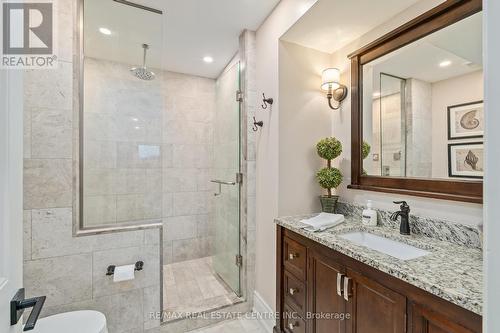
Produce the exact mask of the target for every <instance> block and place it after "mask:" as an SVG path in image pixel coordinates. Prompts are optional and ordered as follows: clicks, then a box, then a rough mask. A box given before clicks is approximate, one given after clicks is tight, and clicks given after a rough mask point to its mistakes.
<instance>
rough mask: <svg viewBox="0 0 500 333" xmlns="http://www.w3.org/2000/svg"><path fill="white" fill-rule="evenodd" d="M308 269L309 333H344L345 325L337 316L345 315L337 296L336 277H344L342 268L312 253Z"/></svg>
mask: <svg viewBox="0 0 500 333" xmlns="http://www.w3.org/2000/svg"><path fill="white" fill-rule="evenodd" d="M308 266H309V267H308V278H307V281H308V282H307V288H308V293H307V295H308V297H307V299H308V300H307V304H308V306H307V311H308V312H307V316H308V318H307V322H308V333H344V332H345V322H344V321H343V320H341V319H340V318H339V317H338V315H342V314H344V313H345V301H344V299H343V298H342V296H339V295H338V293H337V275H338V274H345V268H344V267H342V266H341V265H339V264H337V263H336V262H334V261H333V260H332V259H330V258H328V257H325V256H322V255H320V254H318V253H314V252H311V253H310V255H309V257H308ZM336 316H337V317H336Z"/></svg>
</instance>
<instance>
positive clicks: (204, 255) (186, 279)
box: [79, 0, 246, 322]
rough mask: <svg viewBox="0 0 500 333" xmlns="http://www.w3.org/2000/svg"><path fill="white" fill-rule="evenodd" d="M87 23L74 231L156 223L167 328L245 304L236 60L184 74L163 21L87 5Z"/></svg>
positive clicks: (152, 14)
mask: <svg viewBox="0 0 500 333" xmlns="http://www.w3.org/2000/svg"><path fill="white" fill-rule="evenodd" d="M131 17H133V18H134V19H133V20H126V18H131ZM83 19H84V20H83V22H84V34H83V47H84V53H83V58H82V60H83V66H82V74H81V76H82V80H83V81H82V91H81V100H80V104H81V110H80V119H81V123H80V132H79V134H80V184H81V185H80V193H79V198H80V207H81V209H80V223H79V230H84V231H89V232H100V231H103V230H105V231H107V232H109V231H110V230H111V231H120V230H123V228H127V230H130V228H132V229H133V228H143V227H146V226H148V225H151V224H154V223H161V224H162V226H163V231H162V236H161V238H160V239H161V242H160V243H161V249H162V250H161V251H162V253H161V255H162V260H161V261H162V267H161V270H160V272H161V275H162V276H161V280H162V281H161V283H160V286H161V287H160V290H159V291H158V292H159V293H161V294H162V295H161V296H162V308H161V310H162V311H163V314H162V319H163V320H164V321H165V322H172V321H177V320H179V319H183V318H185V317H187V316H189V315H192V314H193V313H202V312H203V313H204V312H207V311H212V310H216V309H220V308H223V307H227V306H230V305H233V304H236V303H239V302H242V301H243V300H244V297H245V295H244V291H243V288H244V287H243V286H242V283H243V282H242V281H244V274H245V273H244V272H245V270H244V269H243V263H244V260H243V255H242V244H241V242H242V239H244V238H245V237H244V235H243V234H242V228H241V221H242V214H241V209H242V207H244V205H242V202H244V201H242V193H241V191H242V188H244V180H245V179H246V177H245V176H244V171H245V170H244V168H242V163H243V157H242V156H243V149H242V147H243V141H242V138H243V136H244V133H242V129H244V128H245V127H244V126H243V125H242V124H245V123H244V122H242V121H243V119H245V117H244V116H243V115H242V100H241V99H240V98H235V96H236V95H237V93H238V92H239V91H240V90H241V89H242V87H241V85H242V82H241V75H242V70H241V65H240V61H239V59H238V57H237V56H236V57H235V58H234V59H233V60H232V61H231V63H230V64H229V65H227V67H226V68H225V69H224V70H223V71H222V73H221V74H220V75H219V76H218V77H216V78H213V77H209V78H207V77H200V76H196V75H189V74H184V73H179V72H175V71H172V70H169V68H167V67H165V65H164V59H165V58H168V53H169V49H168V45H165V38H164V36H163V33H164V28H163V26H164V23H165V22H164V20H165V19H166V16H165V15H162V14H160V13H159V11H151V10H143V9H142V8H141V7H140V6H124V5H123V3H122V2H120V1H119V2H116V1H109V2H102V1H99V0H85V1H84V16H83ZM100 27H106V28H107V29H108V30H109V32H110V34H102V33H100V32H99V30H100V29H99V28H100ZM139 51H142V54H141V53H139ZM141 56H142V59H143V65H142V67H134V66H136V65H137V63H138V61H137V60H138V59H140V57H141ZM131 67H133V68H132V69H131ZM130 73H132V74H133V75H130ZM146 245H148V244H146ZM138 259H142V258H138ZM147 265H148V262H145V266H147Z"/></svg>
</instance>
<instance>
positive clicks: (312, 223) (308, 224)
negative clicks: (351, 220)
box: [300, 213, 345, 232]
mask: <svg viewBox="0 0 500 333" xmlns="http://www.w3.org/2000/svg"><path fill="white" fill-rule="evenodd" d="M344 220H345V218H344V215H342V214H330V213H321V214H319V215H316V216H314V217H311V218H309V219H305V220H301V221H300V222H301V223H302V224H305V226H304V227H303V229H306V230H308V231H314V232H317V231H323V230H326V229H328V228H331V227H334V226H336V225H339V224H340V223H342V222H344Z"/></svg>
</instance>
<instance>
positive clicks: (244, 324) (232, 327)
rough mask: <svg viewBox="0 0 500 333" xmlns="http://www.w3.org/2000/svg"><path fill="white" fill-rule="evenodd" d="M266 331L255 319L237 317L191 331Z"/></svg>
mask: <svg viewBox="0 0 500 333" xmlns="http://www.w3.org/2000/svg"><path fill="white" fill-rule="evenodd" d="M265 332H266V331H265V330H264V328H263V327H262V326H261V324H260V323H259V322H258V321H257V320H252V319H237V320H231V321H225V322H222V323H220V324H217V325H214V326H210V327H205V328H202V329H199V330H195V331H191V333H265Z"/></svg>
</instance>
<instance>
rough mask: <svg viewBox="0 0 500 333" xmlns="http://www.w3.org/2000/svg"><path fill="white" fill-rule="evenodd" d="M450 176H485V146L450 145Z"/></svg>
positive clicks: (469, 143) (467, 143) (479, 143)
mask: <svg viewBox="0 0 500 333" xmlns="http://www.w3.org/2000/svg"><path fill="white" fill-rule="evenodd" d="M448 175H449V176H450V177H459V178H480V179H482V178H483V176H484V144H483V143H482V142H466V143H453V144H449V145H448Z"/></svg>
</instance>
